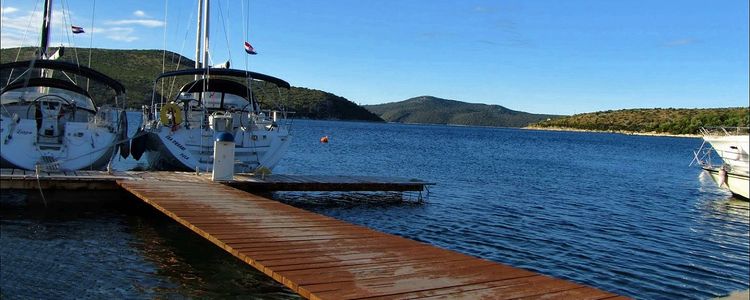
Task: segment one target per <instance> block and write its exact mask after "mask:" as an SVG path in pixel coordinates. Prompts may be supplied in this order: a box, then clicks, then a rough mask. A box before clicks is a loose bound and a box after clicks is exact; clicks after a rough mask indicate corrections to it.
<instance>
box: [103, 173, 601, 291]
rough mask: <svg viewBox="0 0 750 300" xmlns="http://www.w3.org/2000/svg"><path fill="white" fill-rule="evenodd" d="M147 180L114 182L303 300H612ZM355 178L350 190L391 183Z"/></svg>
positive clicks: (250, 202) (255, 199)
mask: <svg viewBox="0 0 750 300" xmlns="http://www.w3.org/2000/svg"><path fill="white" fill-rule="evenodd" d="M153 175H154V176H153V178H161V179H160V180H118V181H117V182H118V184H119V185H120V186H122V187H123V188H125V189H126V190H127V191H129V192H131V193H132V194H133V195H135V196H137V197H138V198H140V199H142V200H143V201H144V202H146V203H148V204H150V205H152V206H153V207H154V208H156V209H157V210H159V211H161V212H163V213H164V214H166V215H167V216H169V217H171V218H173V219H174V220H176V221H177V222H179V223H180V224H182V225H184V226H186V227H187V228H189V229H190V230H192V231H194V232H196V233H197V234H199V235H200V236H202V237H204V238H206V239H207V240H209V241H211V242H212V243H214V244H216V245H217V246H219V247H221V248H222V249H224V250H226V251H227V252H229V253H231V254H232V255H234V256H236V257H237V258H239V259H241V260H242V261H244V262H246V263H247V264H249V265H251V266H253V267H254V268H256V269H258V270H259V271H261V272H263V273H265V274H267V275H268V276H270V277H272V278H273V279H274V280H276V281H278V282H280V283H282V284H284V285H286V286H287V287H289V288H291V289H292V290H293V291H295V292H297V293H299V294H300V295H302V296H303V297H306V298H311V299H347V298H366V297H386V298H394V297H395V298H410V297H444V298H455V297H484V296H489V297H493V298H494V297H496V296H498V295H502V296H503V297H505V296H508V297H511V296H512V297H534V296H539V297H543V296H545V295H551V297H557V296H559V297H563V298H564V297H581V298H590V299H598V298H597V297H605V296H614V295H612V294H609V293H606V292H603V291H600V290H596V289H593V288H590V287H585V286H582V285H580V284H576V283H572V282H568V281H564V280H559V279H554V278H550V277H546V276H542V275H538V274H535V273H533V272H530V271H526V270H521V269H516V268H513V267H510V266H505V265H501V264H498V263H495V262H491V261H487V260H482V259H478V258H474V257H471V256H467V255H463V254H459V253H455V252H452V251H448V250H444V249H440V248H436V247H433V246H430V245H427V244H424V243H419V242H416V241H411V240H408V239H405V238H402V237H398V236H394V235H390V234H385V233H381V232H377V231H373V230H370V229H367V228H364V227H361V226H356V225H352V224H349V223H346V222H343V221H340V220H336V219H333V218H330V217H325V216H321V215H318V214H314V213H311V212H307V211H304V210H302V209H299V208H295V207H292V206H288V205H285V204H282V203H279V202H276V201H273V200H270V199H266V198H263V197H260V196H257V195H253V194H249V193H245V192H242V191H239V190H236V189H233V188H231V187H229V186H226V185H222V184H219V183H214V182H210V181H208V180H206V179H201V178H203V177H201V176H193V177H192V179H191V180H194V181H187V180H186V178H187V177H182V176H188V175H187V174H182V175H180V176H175V177H174V178H178V179H179V180H180V181H170V179H169V176H167V175H165V174H153ZM274 176H275V177H273V180H275V182H281V181H286V180H291V181H296V184H298V185H301V184H302V185H318V184H321V183H320V182H322V181H323V180H324V179H325V180H328V182H327V183H328V184H336V185H346V184H344V183H343V182H344V181H349V180H350V179H351V178H346V179H342V178H330V177H329V178H323V177H318V176H308V177H303V176H296V177H289V176H286V175H284V176H280V175H274ZM196 178H197V179H196ZM333 180H336V182H333ZM358 180H360V181H361V182H358V183H353V184H355V185H378V184H389V183H387V182H365V181H367V180H372V179H371V178H364V179H358ZM351 181H357V180H351ZM381 181H384V180H381Z"/></svg>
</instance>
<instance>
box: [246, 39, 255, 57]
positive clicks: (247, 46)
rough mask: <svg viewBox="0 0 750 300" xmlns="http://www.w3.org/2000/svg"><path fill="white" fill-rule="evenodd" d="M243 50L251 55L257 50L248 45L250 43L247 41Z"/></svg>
mask: <svg viewBox="0 0 750 300" xmlns="http://www.w3.org/2000/svg"><path fill="white" fill-rule="evenodd" d="M245 52H247V54H252V55H255V54H258V52H255V49H254V48H253V46H252V45H250V43H248V42H245Z"/></svg>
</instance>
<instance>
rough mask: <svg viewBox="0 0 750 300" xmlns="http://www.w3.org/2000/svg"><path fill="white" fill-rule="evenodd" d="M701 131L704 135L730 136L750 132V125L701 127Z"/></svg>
mask: <svg viewBox="0 0 750 300" xmlns="http://www.w3.org/2000/svg"><path fill="white" fill-rule="evenodd" d="M700 132H701V134H702V135H704V136H729V135H747V134H750V127H724V126H715V127H701V129H700Z"/></svg>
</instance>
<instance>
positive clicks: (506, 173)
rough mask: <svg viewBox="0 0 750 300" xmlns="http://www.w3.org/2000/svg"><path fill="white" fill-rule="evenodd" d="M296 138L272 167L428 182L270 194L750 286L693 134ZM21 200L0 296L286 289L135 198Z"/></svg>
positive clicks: (683, 287)
mask: <svg viewBox="0 0 750 300" xmlns="http://www.w3.org/2000/svg"><path fill="white" fill-rule="evenodd" d="M293 135H294V140H293V144H292V146H291V147H290V150H289V152H288V153H287V156H286V159H285V160H284V161H282V163H281V164H280V165H279V166H278V167H277V168H276V169H274V173H281V174H311V175H312V174H337V175H373V176H396V177H407V178H418V179H422V180H426V181H430V182H435V183H436V184H437V185H435V186H432V187H430V188H429V192H428V193H423V194H422V195H419V194H415V193H407V194H404V195H393V194H380V193H375V194H362V193H360V194H351V193H276V194H274V195H273V197H274V198H276V199H278V200H279V201H283V202H286V203H289V204H292V205H295V206H298V207H302V208H304V209H308V210H311V211H314V212H318V213H321V214H325V215H329V216H332V217H335V218H338V219H341V220H345V221H348V222H352V223H355V224H360V225H363V226H367V227H370V228H373V229H376V230H380V231H384V232H388V233H392V234H396V235H400V236H404V237H407V238H411V239H414V240H419V241H423V242H427V243H431V244H433V245H436V246H439V247H443V248H447V249H451V250H455V251H458V252H462V253H466V254H470V255H474V256H478V257H482V258H486V259H490V260H494V261H497V262H500V263H504V264H508V265H512V266H515V267H520V268H524V269H528V270H533V271H537V272H540V273H543V274H547V275H550V276H554V277H560V278H565V279H569V280H572V281H576V282H579V283H583V284H587V285H591V286H594V287H598V288H601V289H604V290H607V291H611V292H614V293H618V294H622V295H626V296H631V297H635V298H642V299H707V298H713V297H718V296H724V295H727V294H729V293H730V292H732V291H736V290H746V289H748V285H749V284H748V281H749V280H750V276H749V275H748V274H749V273H750V260H749V254H748V252H749V251H750V240H749V238H750V215H749V213H750V209H749V206H748V202H745V201H740V200H736V199H734V198H732V197H731V196H730V194H729V193H728V192H725V191H723V190H720V189H718V188H716V187H715V185H714V183H713V182H712V181H711V180H710V178H708V177H707V176H704V175H701V171H700V169H699V168H697V167H690V166H689V163H690V161H691V159H692V157H693V154H692V151H693V150H694V149H695V148H697V147H699V146H700V144H701V140H700V139H697V138H672V137H648V136H632V135H621V134H608V133H583V132H553V131H532V130H523V129H508V128H478V127H456V126H430V125H403V124H376V123H358V122H339V121H308V120H296V121H295V123H294V127H293ZM322 136H328V137H329V141H330V142H329V143H327V144H321V143H320V142H319V139H320V137H322ZM138 164H142V162H138V163H136V162H134V161H132V160H121V161H119V162H118V166H119V167H120V168H131V167H135V166H137V165H138ZM420 196H421V197H422V199H423V200H425V201H424V202H423V203H420V202H418V201H417V199H419V198H420ZM26 197H33V195H32V196H27V195H25V194H22V193H8V192H3V194H2V196H1V197H0V198H1V199H2V202H0V203H2V209H1V210H0V217H2V219H0V294H2V298H3V299H6V298H7V299H14V298H33V299H37V298H82V297H89V298H111V297H115V298H144V299H146V298H147V299H150V298H177V299H180V298H228V297H244V296H248V297H249V298H267V299H277V298H294V297H296V296H295V295H294V294H293V293H291V292H290V291H289V290H287V289H286V288H284V287H283V286H280V285H279V284H276V283H275V282H273V281H272V280H270V279H267V278H266V277H265V276H264V275H262V274H260V273H258V272H255V271H254V270H253V269H252V268H250V267H248V266H245V265H244V264H243V263H241V262H239V261H238V260H236V259H235V258H233V257H232V256H231V255H229V254H226V253H224V252H223V251H222V250H219V249H216V247H215V246H213V245H212V244H210V243H208V242H205V241H203V240H202V239H201V238H199V237H197V236H196V235H194V234H192V233H191V232H190V231H189V230H187V229H184V228H182V227H181V226H180V225H177V224H175V223H174V222H172V221H171V220H170V219H168V218H166V217H163V216H161V215H160V214H159V213H157V212H154V211H153V210H152V209H150V208H149V207H147V206H146V205H144V204H140V203H137V201H120V202H117V203H116V204H112V205H91V204H86V205H71V206H65V207H62V208H61V207H57V208H44V207H39V206H38V205H37V206H34V207H29V206H26V205H25V204H24V203H25V201H24V200H25V199H26ZM60 197H63V196H60ZM96 197H97V196H96V195H95V196H93V198H95V199H94V200H95V201H96ZM102 197H105V196H102ZM393 199H405V200H407V201H403V202H402V201H394V200H393Z"/></svg>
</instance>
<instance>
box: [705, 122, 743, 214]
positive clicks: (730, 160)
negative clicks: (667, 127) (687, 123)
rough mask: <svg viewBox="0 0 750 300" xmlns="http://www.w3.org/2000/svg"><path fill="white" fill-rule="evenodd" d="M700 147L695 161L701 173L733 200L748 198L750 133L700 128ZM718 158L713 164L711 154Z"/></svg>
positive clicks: (740, 129)
mask: <svg viewBox="0 0 750 300" xmlns="http://www.w3.org/2000/svg"><path fill="white" fill-rule="evenodd" d="M701 134H702V135H703V145H701V147H700V148H699V149H698V150H697V151H695V159H694V161H697V162H698V163H699V164H700V165H701V167H702V168H703V170H704V172H706V173H708V174H709V175H710V176H711V179H713V180H714V182H716V184H717V185H718V186H719V187H721V188H725V189H728V190H729V191H730V192H732V194H733V195H734V196H736V197H739V198H743V199H745V200H748V198H750V192H749V191H748V189H749V188H750V148H749V147H750V132H749V131H748V127H717V128H701ZM714 153H715V154H716V155H718V156H719V158H721V161H720V162H717V161H716V160H715V159H714V158H713V154H714Z"/></svg>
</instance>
